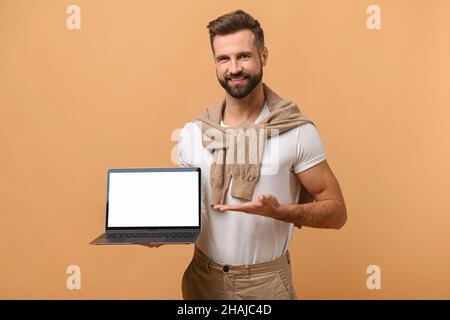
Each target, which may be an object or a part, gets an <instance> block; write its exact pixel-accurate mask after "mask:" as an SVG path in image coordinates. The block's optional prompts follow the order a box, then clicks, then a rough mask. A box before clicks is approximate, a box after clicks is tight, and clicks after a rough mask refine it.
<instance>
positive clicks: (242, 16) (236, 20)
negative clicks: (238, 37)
mask: <svg viewBox="0 0 450 320" xmlns="http://www.w3.org/2000/svg"><path fill="white" fill-rule="evenodd" d="M207 28H208V30H209V38H210V41H211V49H212V51H213V52H214V46H213V41H214V38H215V36H217V35H220V36H223V35H227V34H231V33H235V32H238V31H241V30H245V29H249V30H250V31H251V32H253V34H254V35H255V41H256V47H257V48H258V50H259V51H260V52H261V51H262V50H263V49H264V32H263V29H261V25H260V24H259V22H258V20H255V19H254V18H253V17H252V16H251V15H249V14H248V13H247V12H245V11H243V10H236V11H234V12H230V13H227V14H224V15H223V16H220V17H218V18H217V19H215V20H213V21H211V22H209V24H208V26H207Z"/></svg>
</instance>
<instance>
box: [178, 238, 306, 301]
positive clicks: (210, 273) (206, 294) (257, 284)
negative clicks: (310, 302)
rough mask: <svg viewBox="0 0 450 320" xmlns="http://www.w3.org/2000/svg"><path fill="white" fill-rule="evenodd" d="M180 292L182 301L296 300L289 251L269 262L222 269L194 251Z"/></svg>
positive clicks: (228, 266)
mask: <svg viewBox="0 0 450 320" xmlns="http://www.w3.org/2000/svg"><path fill="white" fill-rule="evenodd" d="M181 291H182V294H183V299H184V300H278V299H280V300H297V295H296V292H295V289H294V284H293V283H292V273H291V262H290V255H289V251H287V252H286V253H285V254H284V255H283V256H281V257H279V258H277V259H275V260H273V261H269V262H263V263H257V264H250V265H222V264H218V263H216V262H214V261H212V260H211V259H209V258H208V257H207V256H206V255H205V254H204V253H203V252H201V251H200V250H199V249H198V248H197V247H195V250H194V256H193V258H192V261H191V263H190V264H189V266H188V268H187V269H186V271H185V272H184V274H183V280H182V284H181Z"/></svg>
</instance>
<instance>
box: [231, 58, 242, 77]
mask: <svg viewBox="0 0 450 320" xmlns="http://www.w3.org/2000/svg"><path fill="white" fill-rule="evenodd" d="M241 71H242V65H241V64H240V63H239V62H238V61H231V66H230V73H231V74H238V73H240V72H241Z"/></svg>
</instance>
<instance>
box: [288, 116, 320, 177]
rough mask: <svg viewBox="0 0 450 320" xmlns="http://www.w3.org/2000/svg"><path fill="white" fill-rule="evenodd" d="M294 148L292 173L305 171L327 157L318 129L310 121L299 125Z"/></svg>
mask: <svg viewBox="0 0 450 320" xmlns="http://www.w3.org/2000/svg"><path fill="white" fill-rule="evenodd" d="M296 148H297V150H296V159H295V161H294V162H293V164H292V171H293V172H294V173H299V172H302V171H305V170H307V169H309V168H311V167H313V166H315V165H316V164H318V163H319V162H322V161H324V160H325V159H326V158H327V156H326V153H325V150H324V147H323V143H322V139H321V138H320V134H319V131H318V130H317V128H316V127H315V126H314V125H313V124H312V123H306V124H303V125H301V126H299V128H298V137H297V146H296Z"/></svg>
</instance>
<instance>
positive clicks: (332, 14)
mask: <svg viewBox="0 0 450 320" xmlns="http://www.w3.org/2000/svg"><path fill="white" fill-rule="evenodd" d="M73 4H74V5H77V6H78V8H79V9H80V19H81V20H80V22H81V23H80V28H81V29H76V28H75V29H73V30H71V29H70V28H68V27H67V20H68V19H69V17H70V16H71V15H72V14H71V13H70V12H71V11H69V13H67V10H68V8H69V6H70V5H73ZM371 5H376V6H377V8H379V10H380V11H379V13H380V19H381V20H380V22H381V29H370V28H368V25H367V22H368V19H370V17H371V13H370V10H369V13H368V8H369V6H371ZM238 8H240V9H243V10H245V11H248V12H249V13H250V14H252V15H253V16H254V17H255V18H256V19H258V20H259V21H260V22H261V24H262V27H263V29H264V31H265V36H266V45H267V47H268V49H269V60H268V64H267V67H266V68H265V70H264V79H265V82H266V83H267V84H268V85H269V86H270V87H271V88H272V89H274V90H275V91H276V92H277V93H279V94H280V95H281V96H282V97H284V98H285V99H288V100H294V101H296V102H297V103H298V104H299V106H300V109H301V111H302V112H303V113H305V114H306V115H307V116H308V117H310V118H311V119H312V120H313V121H314V122H315V124H316V125H317V127H318V129H319V132H320V135H321V137H322V139H323V142H324V147H325V150H326V152H327V155H328V161H329V163H330V165H331V167H332V169H333V170H334V172H335V174H336V176H337V178H338V180H339V182H340V184H341V187H342V191H343V193H344V197H345V200H346V204H347V210H348V215H349V219H348V222H347V224H346V225H345V227H344V228H343V229H341V230H338V231H336V230H323V229H311V228H303V229H301V230H299V229H296V230H295V232H294V235H293V241H292V244H291V246H290V250H291V254H292V260H293V278H294V283H295V287H296V290H297V293H298V296H299V298H301V299H316V298H325V299H334V298H344V299H346V298H358V299H359V298H367V299H380V298H386V299H393V298H446V299H449V298H450V273H449V272H448V271H449V270H450V250H449V245H450V232H449V231H450V209H449V208H448V199H449V191H450V188H449V181H450V171H449V166H448V164H449V163H450V143H449V142H450V126H449V123H448V122H449V120H448V119H449V117H450V98H449V89H450V75H449V74H450V62H449V61H450V59H449V57H450V24H449V21H450V19H449V17H450V2H449V1H447V0H441V1H439V0H434V1H425V0H422V1H419V0H416V1H413V0H398V1H387V0H376V1H364V0H360V1H358V0H346V1H334V0H327V1H325V0H324V1H298V0H291V1H288V0H280V1H259V0H246V1H233V0H227V1H224V0H222V1H204V0H189V1H181V0H180V1H162V2H161V1H144V0H141V1H137V0H136V1H131V2H130V1H123V0H121V1H119V0H116V1H111V0H98V1H87V0H77V1H56V0H53V1H50V0H45V1H44V0H43V1H24V0H21V1H18V0H0V221H1V232H0V298H3V299H6V298H9V299H19V298H29V299H48V298H58V299H94V298H101V299H110V298H116V299H117V298H126V299H180V298H181V277H182V275H183V272H184V270H185V268H186V267H187V265H188V263H189V262H190V259H191V256H192V252H193V246H192V245H191V246H187V245H175V246H165V247H161V248H158V249H149V248H146V247H141V246H131V247H130V246H123V247H122V246H121V247H115V246H111V247H96V246H89V245H88V243H89V241H90V240H92V239H93V237H95V236H96V235H97V234H99V233H100V232H101V231H102V229H103V228H104V223H105V221H104V219H105V195H106V170H107V168H111V167H114V168H120V167H158V166H160V167H165V166H174V164H172V161H171V153H172V151H173V148H174V147H175V146H176V141H174V140H173V139H172V134H173V133H174V132H176V131H175V130H176V129H178V128H181V127H182V126H183V125H184V123H185V122H187V121H189V120H191V119H192V118H193V117H194V116H196V115H197V114H198V113H199V112H200V111H201V110H202V109H203V108H204V107H206V106H209V105H211V104H213V103H215V102H216V101H218V99H219V98H220V97H222V96H223V94H224V91H223V89H222V88H221V87H220V85H219V84H218V82H217V79H216V75H215V71H214V66H213V63H212V55H211V51H210V46H209V37H208V32H207V29H206V25H207V23H208V22H209V21H210V20H213V19H215V18H216V17H218V16H220V15H222V14H224V13H227V12H230V11H232V10H235V9H238ZM72 265H75V266H78V267H79V270H80V271H81V275H80V281H81V289H74V290H69V289H68V288H67V286H66V282H67V279H68V278H69V277H70V276H71V274H68V273H67V272H66V271H67V270H68V267H69V266H72ZM373 266H377V267H379V270H380V272H381V273H380V274H381V278H380V279H381V288H380V289H369V288H368V286H367V280H368V278H369V277H370V276H371V272H372V271H371V270H376V267H373ZM373 268H375V269H373ZM70 270H72V269H71V268H69V271H70ZM368 270H369V273H368Z"/></svg>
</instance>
